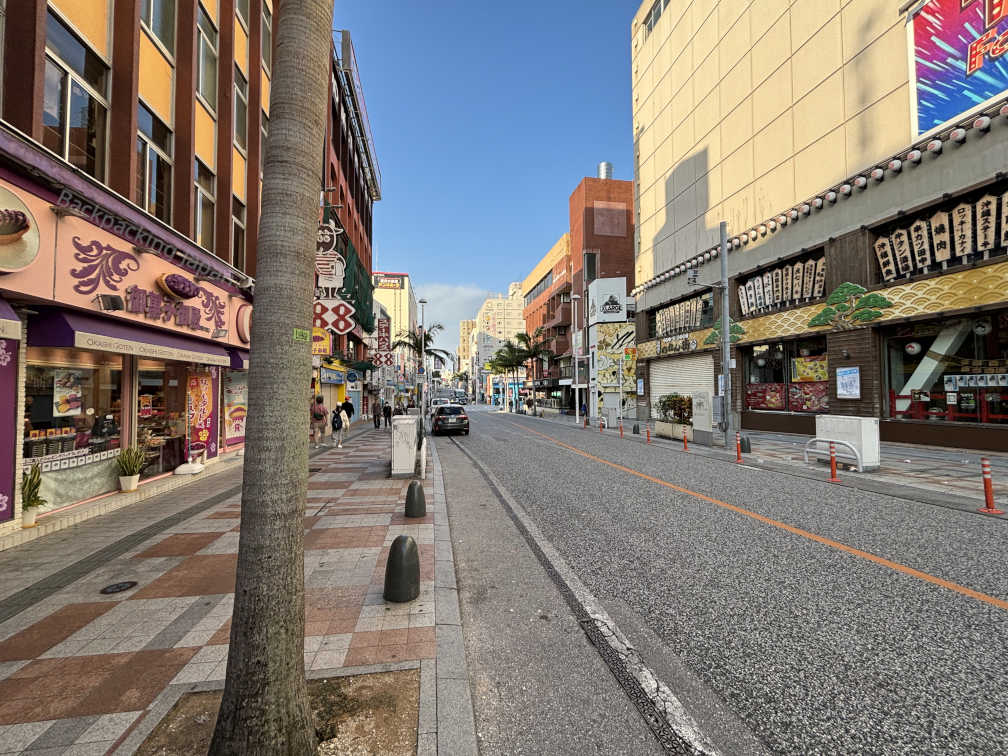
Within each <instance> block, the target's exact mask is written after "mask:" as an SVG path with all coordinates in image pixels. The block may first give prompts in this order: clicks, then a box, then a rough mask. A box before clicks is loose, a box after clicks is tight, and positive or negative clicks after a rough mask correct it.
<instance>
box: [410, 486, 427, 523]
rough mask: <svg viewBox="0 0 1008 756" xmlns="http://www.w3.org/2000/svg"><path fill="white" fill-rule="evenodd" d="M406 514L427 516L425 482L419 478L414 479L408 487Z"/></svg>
mask: <svg viewBox="0 0 1008 756" xmlns="http://www.w3.org/2000/svg"><path fill="white" fill-rule="evenodd" d="M406 516H407V517H426V516H427V497H426V495H425V494H424V490H423V483H421V482H420V481H419V480H414V481H412V482H411V483H410V484H409V488H407V489H406Z"/></svg>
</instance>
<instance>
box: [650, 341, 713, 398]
mask: <svg viewBox="0 0 1008 756" xmlns="http://www.w3.org/2000/svg"><path fill="white" fill-rule="evenodd" d="M648 378H649V381H650V382H649V384H648V388H649V394H650V399H651V406H652V407H654V405H655V402H657V401H658V398H659V397H660V396H662V395H663V394H690V395H692V394H693V392H694V391H706V392H708V393H709V394H711V395H712V396H713V394H714V353H713V352H708V353H706V354H697V355H693V356H691V357H666V358H665V359H661V360H652V361H651V364H650V366H649V368H648Z"/></svg>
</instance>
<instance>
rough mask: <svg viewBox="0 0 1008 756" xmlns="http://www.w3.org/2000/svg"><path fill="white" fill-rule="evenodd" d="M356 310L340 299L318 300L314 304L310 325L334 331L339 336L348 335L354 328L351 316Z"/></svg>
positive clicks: (354, 324)
mask: <svg viewBox="0 0 1008 756" xmlns="http://www.w3.org/2000/svg"><path fill="white" fill-rule="evenodd" d="M355 312H357V310H356V308H354V306H353V305H352V304H350V303H348V302H344V301H343V300H342V299H319V300H316V302H315V312H314V317H313V319H312V325H313V326H315V327H316V328H324V329H327V330H330V331H335V332H336V333H338V334H339V335H340V336H342V335H344V334H347V333H350V331H352V330H353V329H354V328H355V327H356V325H357V324H356V323H355V322H354V319H353V315H354V313H355Z"/></svg>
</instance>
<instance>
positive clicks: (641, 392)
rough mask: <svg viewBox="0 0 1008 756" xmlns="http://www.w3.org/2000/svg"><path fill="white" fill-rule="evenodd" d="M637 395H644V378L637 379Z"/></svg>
mask: <svg viewBox="0 0 1008 756" xmlns="http://www.w3.org/2000/svg"><path fill="white" fill-rule="evenodd" d="M637 396H644V379H643V378H638V379H637Z"/></svg>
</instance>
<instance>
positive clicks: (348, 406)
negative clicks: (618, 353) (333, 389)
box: [341, 399, 354, 422]
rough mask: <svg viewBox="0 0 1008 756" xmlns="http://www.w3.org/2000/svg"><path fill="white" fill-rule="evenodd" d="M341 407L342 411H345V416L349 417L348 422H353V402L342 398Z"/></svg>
mask: <svg viewBox="0 0 1008 756" xmlns="http://www.w3.org/2000/svg"><path fill="white" fill-rule="evenodd" d="M341 407H342V409H343V411H344V412H346V416H347V417H349V418H350V422H353V413H354V406H353V402H351V401H350V400H349V399H344V400H343V404H342V405H341Z"/></svg>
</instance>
